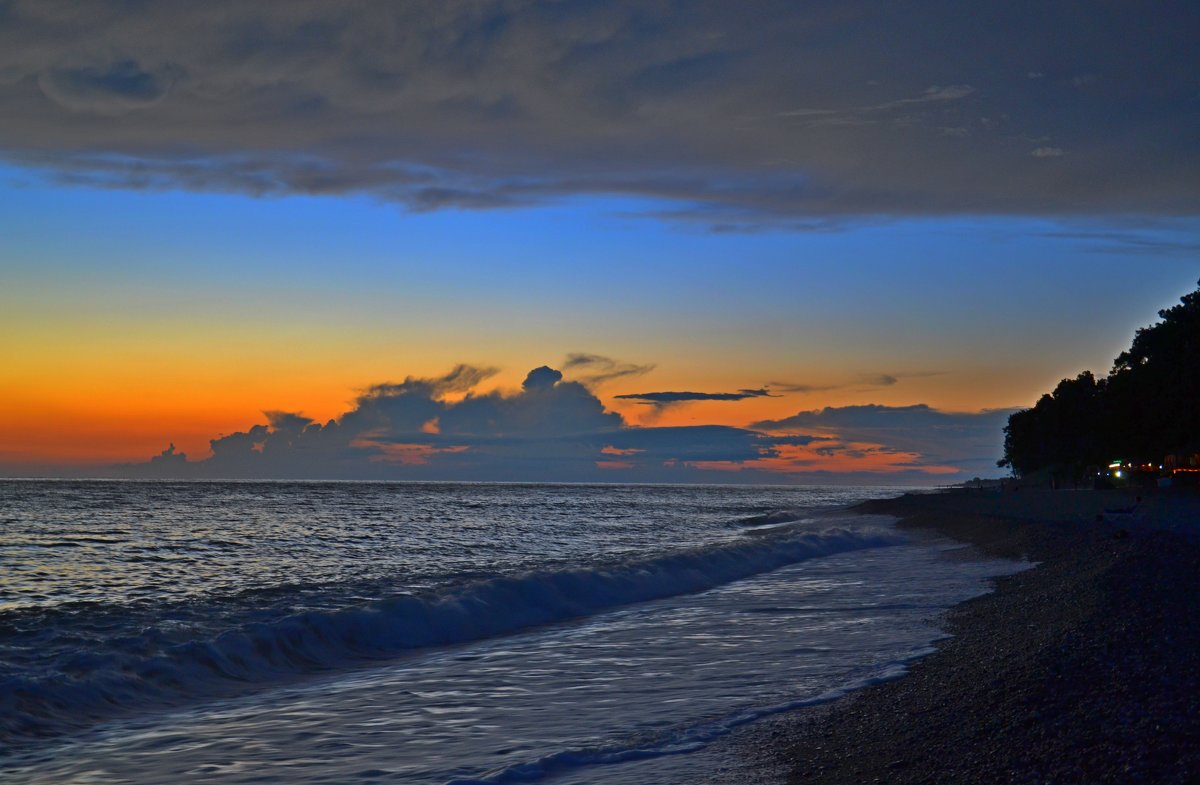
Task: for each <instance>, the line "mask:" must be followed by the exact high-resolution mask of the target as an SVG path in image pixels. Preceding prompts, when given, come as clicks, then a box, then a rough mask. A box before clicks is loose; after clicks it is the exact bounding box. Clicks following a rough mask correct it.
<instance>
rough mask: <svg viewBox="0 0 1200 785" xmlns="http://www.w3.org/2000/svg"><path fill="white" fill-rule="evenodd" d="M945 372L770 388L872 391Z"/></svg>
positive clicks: (778, 383)
mask: <svg viewBox="0 0 1200 785" xmlns="http://www.w3.org/2000/svg"><path fill="white" fill-rule="evenodd" d="M943 373H944V371H904V372H900V371H897V372H895V373H865V374H860V375H859V376H856V377H854V378H852V379H847V380H845V381H840V382H833V383H824V384H815V383H802V382H781V381H775V382H770V383H769V384H768V387H770V388H771V389H772V390H775V391H776V392H780V393H801V394H808V393H814V392H829V391H831V390H871V389H876V388H879V387H891V386H892V385H895V384H898V383H899V382H900V380H901V379H917V378H921V377H927V376H940V375H942V374H943Z"/></svg>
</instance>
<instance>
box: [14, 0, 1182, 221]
mask: <svg viewBox="0 0 1200 785" xmlns="http://www.w3.org/2000/svg"><path fill="white" fill-rule="evenodd" d="M0 9H2V11H0V14H2V15H3V16H2V19H3V23H2V24H0V115H2V116H3V117H4V122H3V123H2V124H0V154H2V155H4V156H5V157H7V158H8V159H9V160H12V161H16V162H18V163H24V164H28V165H33V166H40V167H44V168H46V169H48V170H49V171H51V172H52V173H53V174H54V175H55V176H56V177H59V178H61V179H63V180H64V181H67V182H75V183H91V184H95V185H100V186H107V187H132V188H181V187H182V188H192V189H200V190H220V191H240V192H247V193H253V194H267V193H308V194H340V193H368V194H372V195H374V196H376V197H378V198H382V199H387V200H392V201H396V202H399V203H402V204H405V205H407V206H408V207H410V208H412V209H418V210H428V209H439V208H443V207H470V208H490V207H505V206H512V205H522V204H533V203H541V202H546V201H550V200H555V199H558V198H562V197H566V196H570V195H576V194H588V193H593V194H613V193H621V194H630V195H635V196H642V197H649V198H653V199H663V200H669V201H671V202H673V203H674V204H673V205H671V206H668V207H665V208H662V210H661V211H660V212H659V213H658V214H660V215H664V216H668V217H672V218H677V219H680V220H687V221H698V222H701V223H703V224H704V225H706V226H709V227H712V228H714V229H718V230H722V231H748V230H753V229H755V228H757V227H763V226H782V227H788V228H798V229H805V228H811V227H813V226H821V225H823V224H824V223H825V222H826V221H827V220H828V219H830V218H839V217H842V216H878V215H929V214H949V213H992V214H1011V213H1021V214H1087V213H1093V214H1094V213H1118V212H1124V213H1143V214H1146V213H1153V214H1162V215H1178V214H1194V213H1195V212H1196V210H1197V208H1198V206H1200V193H1198V192H1197V189H1196V188H1195V183H1196V182H1197V181H1200V144H1198V143H1197V142H1198V141H1200V139H1198V137H1197V132H1196V130H1195V129H1197V128H1200V101H1197V95H1200V71H1197V69H1196V68H1195V67H1194V66H1195V39H1196V34H1197V31H1198V30H1200V22H1198V14H1200V12H1198V11H1197V9H1196V6H1195V4H1194V3H1190V2H1183V0H1168V1H1167V2H1162V3H1157V4H1155V6H1154V8H1153V10H1152V11H1147V10H1146V9H1145V8H1144V7H1142V6H1140V5H1138V4H1134V3H1124V4H1122V3H1107V4H1099V5H1097V4H1090V5H1089V4H1079V3H1067V2H1057V1H1052V2H1040V3H1031V2H1000V1H999V0H989V1H988V2H980V3H972V4H971V5H970V7H969V8H968V7H966V6H963V5H961V4H954V3H948V2H927V3H920V4H916V5H914V4H911V3H884V2H878V1H875V2H869V1H868V0H818V2H810V3H803V4H797V3H794V2H785V0H754V1H753V2H749V3H729V2H725V0H691V1H689V2H669V1H664V2H654V3H644V2H614V3H585V2H577V3H544V2H535V1H534V0H473V1H472V2H466V1H465V0H414V1H413V2H405V3H393V2H387V0H347V2H331V1H321V0H306V1H305V2H297V3H270V4H262V3H243V2H232V0H210V1H209V2H205V3H176V2H162V3H130V2H128V1H127V0H90V1H89V2H87V3H80V2H70V1H69V0H9V2H5V3H4V4H3V5H2V6H0ZM1147 52H1150V53H1152V54H1153V56H1147V54H1146V53H1147ZM655 209H656V210H657V209H658V208H655Z"/></svg>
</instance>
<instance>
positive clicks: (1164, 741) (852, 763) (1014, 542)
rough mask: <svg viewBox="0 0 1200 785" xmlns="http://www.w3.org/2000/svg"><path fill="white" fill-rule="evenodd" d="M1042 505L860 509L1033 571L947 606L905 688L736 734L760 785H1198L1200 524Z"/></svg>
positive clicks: (939, 498) (1082, 497)
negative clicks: (1015, 560)
mask: <svg viewBox="0 0 1200 785" xmlns="http://www.w3.org/2000/svg"><path fill="white" fill-rule="evenodd" d="M1034 493H1036V492H1033V493H1026V494H1025V495H1024V496H1023V497H1019V498H1020V502H1019V504H1017V503H1013V504H1009V503H1008V502H1007V501H1005V500H1000V501H997V500H996V499H995V498H993V497H992V496H989V495H983V494H980V495H975V496H972V495H971V492H967V491H961V492H956V493H946V494H935V495H924V496H920V495H917V496H905V497H902V498H900V499H894V500H887V501H882V502H873V503H870V504H869V505H866V506H865V508H864V511H865V512H874V513H888V514H893V515H897V516H899V517H901V524H900V525H901V526H902V527H904V528H909V529H914V530H932V531H935V532H938V533H940V534H943V535H946V536H949V537H952V538H954V539H957V540H960V541H963V542H968V543H971V544H973V545H975V546H976V547H978V548H979V549H981V550H982V551H984V552H985V553H988V554H991V555H996V556H1004V557H1024V558H1028V559H1031V560H1033V561H1036V562H1038V565H1037V566H1036V567H1034V568H1033V569H1030V570H1027V571H1024V572H1021V573H1018V574H1016V575H1011V576H1008V577H1004V578H1000V579H998V580H997V581H996V590H995V591H994V592H993V593H991V594H988V595H985V596H982V597H979V598H977V599H974V600H971V601H969V602H966V603H964V604H962V605H960V606H958V607H956V608H954V609H952V610H951V611H950V612H949V613H948V614H947V617H946V619H945V627H946V629H947V631H948V632H949V633H951V634H952V636H953V637H950V638H947V639H946V640H944V641H943V642H942V643H940V644H939V646H938V651H937V653H935V654H933V655H931V656H929V657H928V658H926V659H924V660H921V661H919V662H918V663H916V664H915V665H914V666H913V667H912V670H911V673H910V674H909V675H908V676H906V677H904V678H902V679H899V680H897V681H892V682H888V683H885V684H880V685H877V686H875V687H871V688H869V689H866V690H864V691H862V692H861V693H858V694H857V695H856V696H854V697H852V698H850V699H848V700H847V701H845V702H841V703H838V704H835V705H834V706H832V707H831V708H829V709H828V710H825V711H819V712H815V713H813V714H809V715H792V716H791V717H787V718H783V719H781V720H779V721H776V722H773V723H770V724H769V725H766V726H763V727H760V728H758V729H757V730H756V731H755V732H754V733H753V734H748V737H747V738H743V739H741V740H740V743H741V744H742V748H743V750H744V751H745V754H746V755H747V756H749V757H750V758H751V759H752V760H754V761H755V765H756V767H757V769H758V771H760V772H763V773H764V778H763V780H762V781H764V782H765V781H776V780H777V779H779V778H780V777H781V776H782V778H783V779H784V780H785V781H787V782H790V783H797V784H799V783H804V784H805V785H824V784H833V783H836V784H838V785H848V784H849V783H855V784H856V785H857V784H858V783H891V784H894V785H902V784H904V783H1138V782H1144V783H1180V784H1181V785H1182V783H1189V782H1196V781H1200V779H1198V778H1200V613H1198V610H1200V548H1198V547H1197V545H1196V544H1195V539H1194V538H1190V539H1189V538H1187V537H1184V536H1181V534H1180V533H1179V532H1180V531H1183V530H1186V529H1187V528H1188V527H1190V526H1191V525H1192V524H1194V525H1195V526H1196V527H1197V528H1200V520H1196V519H1192V520H1171V521H1161V520H1160V521H1154V520H1152V519H1147V518H1145V517H1139V518H1137V519H1134V520H1131V521H1129V522H1128V524H1125V523H1124V522H1122V521H1116V522H1114V521H1111V520H1109V521H1104V520H1096V513H1095V509H1102V507H1103V505H1105V504H1106V503H1112V502H1113V497H1105V496H1103V495H1087V494H1084V493H1080V494H1075V495H1074V496H1071V495H1067V494H1064V493H1062V492H1059V493H1058V494H1057V495H1056V494H1054V493H1051V492H1045V493H1043V494H1041V496H1042V498H1040V499H1039V498H1036V497H1035V496H1034ZM1014 496H1015V495H1014ZM1006 505H1007V506H1006ZM1155 505H1157V507H1156V506H1155ZM1147 506H1149V507H1150V508H1151V510H1152V511H1153V510H1155V509H1158V510H1159V514H1162V510H1164V509H1169V510H1170V511H1171V514H1172V515H1174V516H1175V517H1176V518H1178V517H1179V516H1180V515H1183V516H1184V517H1189V516H1190V512H1189V511H1190V510H1194V509H1195V500H1194V499H1186V498H1185V499H1184V500H1183V501H1177V500H1166V501H1163V500H1159V501H1157V502H1155V501H1154V500H1149V503H1148V505H1147ZM1094 508H1095V509H1094ZM1159 524H1161V525H1159ZM1172 528H1173V529H1174V530H1175V531H1165V530H1163V529H1172ZM768 772H769V776H768V775H767V773H768Z"/></svg>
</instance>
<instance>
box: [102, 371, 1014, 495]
mask: <svg viewBox="0 0 1200 785" xmlns="http://www.w3.org/2000/svg"><path fill="white" fill-rule="evenodd" d="M573 356H574V355H573ZM601 359H602V360H606V359H607V358H601ZM587 364H588V363H578V362H577V363H575V365H576V366H579V365H587ZM593 364H598V365H600V366H601V367H602V368H603V367H607V366H606V364H605V363H603V362H600V363H593ZM493 373H494V370H493V369H490V368H477V367H474V366H469V365H459V366H456V367H455V368H454V369H452V370H451V371H450V372H449V373H447V374H445V375H444V376H441V377H436V378H416V377H411V376H410V377H408V378H406V379H405V380H404V381H403V382H400V383H385V384H377V385H373V386H371V387H369V388H368V389H367V390H365V391H364V392H363V393H362V394H360V395H359V396H358V398H357V400H356V401H355V402H354V405H353V407H352V408H351V409H350V410H348V411H346V412H345V413H343V414H342V415H340V416H339V417H336V418H333V419H330V420H328V421H327V422H325V423H319V422H315V421H313V420H312V419H310V418H308V417H305V416H304V415H302V414H300V413H296V412H285V411H272V410H268V411H265V412H264V413H263V415H264V417H265V419H266V422H263V423H260V424H257V425H254V426H253V427H251V428H249V429H247V430H245V431H238V432H236V433H232V434H228V435H222V436H218V437H216V438H214V439H212V440H211V442H210V445H211V451H212V455H211V456H210V457H207V458H204V459H201V460H189V459H188V457H187V455H185V454H184V453H181V452H178V451H176V450H175V447H174V445H172V446H170V447H169V448H168V449H167V450H164V451H163V452H162V453H161V454H160V455H158V456H154V457H153V458H151V459H150V460H149V461H148V462H145V463H135V464H123V465H120V466H117V467H113V469H114V472H113V473H115V474H116V475H118V476H128V477H157V478H214V479H215V478H219V479H424V480H475V481H575V482H589V481H590V482H595V481H612V482H630V481H636V482H728V481H734V482H780V483H787V482H796V481H809V482H813V481H823V482H827V481H842V482H846V481H858V482H875V483H881V482H888V483H923V484H932V483H935V482H946V481H949V480H955V479H968V478H970V477H972V476H978V475H980V474H983V475H987V474H988V473H989V469H991V470H992V471H991V473H993V474H994V473H995V472H994V464H995V460H996V457H997V456H998V454H999V449H1000V444H1001V442H1002V434H1001V433H1000V427H1001V426H1002V424H1003V418H1004V417H1006V416H1007V414H1008V412H1007V411H1005V412H983V413H980V414H948V413H944V412H938V411H936V410H933V409H930V408H929V407H927V406H924V405H917V406H911V407H887V406H849V407H840V408H826V409H824V410H821V411H813V412H800V413H798V414H797V415H795V416H794V417H790V418H787V419H785V420H779V421H764V422H760V423H755V424H754V425H753V426H751V427H750V428H737V427H731V426H724V425H691V426H664V427H638V426H631V425H629V424H628V423H626V422H625V421H624V419H623V418H622V417H621V415H620V414H618V413H615V412H610V411H607V410H606V409H605V407H604V405H603V403H602V402H601V401H600V399H599V398H598V397H596V395H595V394H594V393H593V392H592V390H591V389H589V388H588V387H587V386H585V385H584V384H582V383H580V382H578V381H570V380H567V379H564V377H563V373H562V372H561V371H559V370H557V369H554V368H550V367H548V366H541V367H539V368H535V369H533V370H532V371H530V372H529V373H528V375H527V376H526V377H525V381H524V382H523V384H522V387H521V389H520V390H516V391H507V392H505V391H501V390H494V391H491V392H488V393H483V394H477V393H475V392H473V390H474V387H475V386H476V385H478V384H479V383H480V382H482V381H484V380H485V379H487V378H489V377H490V376H491V375H492V374H493ZM679 403H683V402H679Z"/></svg>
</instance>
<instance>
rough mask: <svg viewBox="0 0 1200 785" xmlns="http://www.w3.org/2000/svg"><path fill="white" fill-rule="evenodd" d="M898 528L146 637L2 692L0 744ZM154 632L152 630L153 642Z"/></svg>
mask: <svg viewBox="0 0 1200 785" xmlns="http://www.w3.org/2000/svg"><path fill="white" fill-rule="evenodd" d="M901 541H902V538H901V537H900V536H899V535H897V534H895V533H894V532H891V531H888V530H886V529H858V530H850V529H838V528H835V529H828V530H825V531H821V532H805V533H797V532H790V533H789V532H787V531H786V530H780V531H779V532H778V533H777V534H775V535H773V536H763V537H754V538H745V539H744V540H742V541H738V542H735V543H726V544H722V545H715V546H709V547H705V548H699V549H693V550H684V551H678V552H674V553H669V554H665V555H661V556H658V557H655V558H648V559H641V560H633V561H626V562H623V563H617V564H608V565H603V566H598V567H595V568H591V569H588V568H579V569H571V570H560V571H554V572H533V573H528V574H524V575H518V576H511V577H500V578H494V579H491V580H486V581H482V582H477V583H473V584H467V585H463V586H458V587H454V588H451V589H448V590H446V591H443V592H441V593H437V594H426V595H402V596H395V597H391V598H388V599H385V600H380V601H376V602H371V603H367V604H364V605H359V606H354V607H347V608H343V609H340V610H335V611H310V612H305V613H299V614H294V615H291V616H287V617H285V618H282V619H279V620H276V621H270V622H260V623H249V624H244V625H242V626H240V627H238V628H236V629H231V630H228V631H226V632H224V633H221V634H219V635H217V636H215V637H213V638H209V639H205V640H192V641H187V642H184V643H175V644H172V645H169V646H166V647H163V648H162V649H161V650H160V651H159V652H158V653H155V654H152V655H146V654H141V653H142V652H147V651H148V650H153V647H151V646H149V645H148V642H147V641H145V640H142V639H141V638H142V636H138V637H136V638H132V639H130V640H128V641H126V642H125V644H124V647H123V651H122V653H120V654H113V653H105V654H97V653H94V652H91V651H89V650H88V649H87V648H86V647H83V648H80V649H79V650H77V651H76V652H74V653H72V654H71V655H70V656H69V657H64V658H62V659H61V661H59V662H56V663H52V664H49V665H47V666H45V667H44V668H43V669H42V670H41V672H39V673H36V674H34V673H26V674H21V675H16V676H12V677H10V678H7V679H6V680H5V681H4V682H2V683H0V741H7V742H10V743H12V742H16V741H19V740H22V739H32V738H44V737H50V736H57V735H61V734H62V733H65V732H68V731H70V730H72V729H74V728H78V727H81V726H84V725H87V724H89V723H91V722H95V721H97V720H100V719H104V718H108V717H113V716H119V715H121V714H124V713H128V712H131V711H134V710H138V709H145V708H147V707H156V706H162V707H167V706H171V705H178V704H181V703H186V702H188V701H189V700H194V699H197V698H201V697H210V696H215V695H226V694H233V693H237V692H244V691H248V690H252V689H254V688H255V687H256V686H259V685H262V684H265V683H271V682H277V681H280V680H284V679H288V678H295V677H296V676H299V675H302V674H305V673H311V672H314V671H327V670H333V669H337V668H341V667H348V666H351V665H354V664H356V663H362V662H364V661H368V660H372V659H382V658H387V657H394V656H398V655H401V654H403V653H405V652H408V651H412V650H415V649H421V648H428V647H434V646H443V645H451V644H458V643H465V642H469V641H473V640H479V639H483V638H489V637H494V636H498V635H504V634H508V633H513V632H517V631H519V630H524V629H529V628H532V627H537V626H541V625H546V624H553V623H558V622H564V621H568V620H571V619H575V618H580V617H586V616H590V615H593V614H596V613H599V612H602V611H604V610H607V609H610V608H615V607H619V606H622V605H630V604H634V603H639V602H646V601H651V600H656V599H662V598H665V597H670V596H675V595H680V594H687V593H693V592H697V591H703V590H706V589H711V588H714V587H717V586H720V585H723V584H726V583H729V582H732V581H735V580H739V579H742V578H747V577H750V576H752V575H756V574H759V573H763V572H768V571H770V570H774V569H777V568H779V567H783V566H785V565H788V564H793V563H796V562H800V561H804V560H806V559H811V558H816V557H820V556H827V555H831V554H835V553H841V552H846V551H851V550H858V549H863V548H872V547H879V546H885V545H892V544H896V543H898V542H901ZM151 634H152V631H151V630H147V631H145V632H144V633H143V636H145V635H151Z"/></svg>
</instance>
